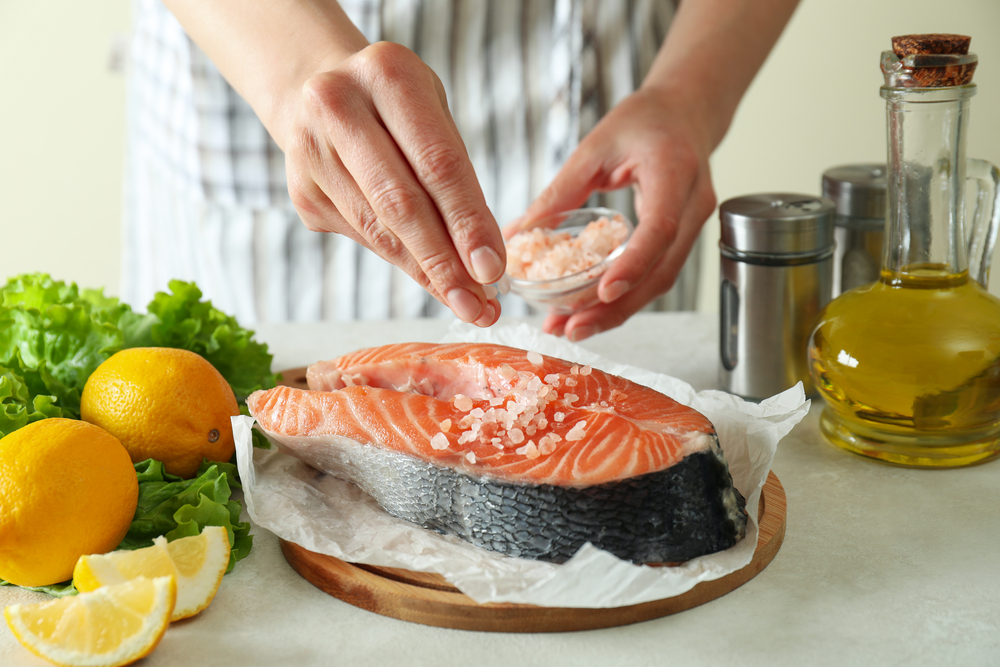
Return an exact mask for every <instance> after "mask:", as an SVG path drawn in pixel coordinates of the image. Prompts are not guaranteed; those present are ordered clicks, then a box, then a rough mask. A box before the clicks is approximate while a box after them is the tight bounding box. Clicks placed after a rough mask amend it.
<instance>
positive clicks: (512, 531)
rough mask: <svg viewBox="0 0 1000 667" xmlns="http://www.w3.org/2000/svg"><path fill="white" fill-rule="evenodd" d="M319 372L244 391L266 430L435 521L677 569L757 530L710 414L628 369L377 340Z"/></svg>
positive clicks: (532, 550) (305, 456)
mask: <svg viewBox="0 0 1000 667" xmlns="http://www.w3.org/2000/svg"><path fill="white" fill-rule="evenodd" d="M306 377H307V381H308V386H309V389H308V390H303V389H295V388H292V387H285V386H279V387H276V388H274V389H269V390H266V391H258V392H255V393H254V394H252V395H251V396H250V397H249V398H248V399H247V404H248V407H249V409H250V413H251V414H252V415H253V416H254V418H255V419H256V420H257V423H258V424H259V426H260V427H261V428H262V429H263V430H264V432H265V433H266V435H267V436H268V437H269V438H270V439H271V440H272V441H273V442H275V443H276V444H277V445H278V446H279V448H281V449H282V450H283V451H285V452H287V453H289V454H291V455H292V456H295V457H296V458H299V459H301V460H303V461H304V462H306V463H308V464H309V465H311V466H313V467H314V468H317V469H318V470H320V471H322V472H325V473H328V474H331V475H335V476H337V477H340V478H343V479H347V480H348V481H351V482H353V483H355V484H356V485H357V486H359V487H360V488H361V489H362V490H363V491H365V492H366V493H368V494H369V495H371V496H372V497H373V498H374V499H375V500H376V501H377V502H378V503H379V505H381V506H382V507H383V508H384V509H385V510H386V511H387V512H389V513H390V514H392V515H394V516H397V517H400V518H402V519H406V520H408V521H411V522H413V523H416V524H418V525H420V526H423V527H425V528H430V529H433V530H437V531H439V532H442V533H445V534H451V535H456V536H458V537H460V538H463V539H465V540H467V541H469V542H471V543H473V544H476V545H478V546H481V547H484V548H487V549H492V550H494V551H498V552H500V553H503V554H506V555H510V556H515V557H521V558H533V559H539V560H547V561H552V562H563V561H565V560H567V559H569V558H570V557H572V556H573V554H574V553H576V551H577V550H578V549H579V548H580V547H581V546H583V545H584V544H585V543H587V542H590V543H591V544H593V545H594V546H596V547H599V548H601V549H604V550H606V551H609V552H610V553H612V554H614V555H616V556H618V557H619V558H622V559H624V560H629V561H632V562H636V563H663V562H679V561H685V560H689V559H691V558H694V557H696V556H700V555H704V554H707V553H713V552H716V551H720V550H723V549H727V548H729V547H730V546H732V545H733V544H735V543H736V542H737V541H739V539H741V538H742V537H743V535H744V532H745V527H746V511H745V509H744V500H743V498H742V496H741V495H740V494H739V492H738V491H736V489H735V488H734V487H733V484H732V479H731V477H730V474H729V469H728V466H727V464H726V460H725V457H724V455H723V453H722V450H721V448H720V447H719V443H718V438H717V436H716V433H715V429H714V427H713V426H712V424H711V422H710V421H709V420H708V419H707V418H706V417H705V416H704V415H702V414H700V413H699V412H697V411H695V410H694V409H692V408H689V407H687V406H684V405H681V404H680V403H678V402H676V401H674V400H673V399H671V398H669V397H667V396H664V395H663V394H661V393H659V392H656V391H654V390H653V389H650V388H648V387H645V386H642V385H640V384H637V383H634V382H631V381H629V380H626V379H624V378H621V377H617V376H615V375H611V374H609V373H604V372H602V371H600V370H598V369H593V368H590V367H589V366H580V365H577V364H572V363H570V362H567V361H564V360H561V359H556V358H554V357H548V356H543V355H541V354H538V353H536V352H526V351H525V350H520V349H517V348H513V347H506V346H501V345H491V344H481V343H457V344H430V343H403V344H396V345H387V346H382V347H376V348H368V349H364V350H358V351H357V352H353V353H351V354H348V355H345V356H342V357H340V358H338V359H334V360H332V361H326V362H320V363H317V364H313V365H312V366H310V367H309V369H308V371H307V374H306Z"/></svg>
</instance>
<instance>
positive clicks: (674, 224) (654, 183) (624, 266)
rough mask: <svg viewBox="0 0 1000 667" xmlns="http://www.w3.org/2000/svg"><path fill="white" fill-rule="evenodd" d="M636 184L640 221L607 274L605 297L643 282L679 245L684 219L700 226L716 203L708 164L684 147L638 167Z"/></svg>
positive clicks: (614, 296) (609, 300)
mask: <svg viewBox="0 0 1000 667" xmlns="http://www.w3.org/2000/svg"><path fill="white" fill-rule="evenodd" d="M706 186H707V188H706ZM635 190H636V194H635V210H636V215H637V217H638V218H639V220H638V225H637V226H636V229H635V232H634V233H633V235H632V238H631V239H630V240H629V244H628V247H627V248H626V249H625V252H624V253H622V256H621V257H620V258H619V259H618V260H617V261H616V262H615V263H614V264H613V265H612V266H611V267H610V268H609V269H608V270H607V272H606V273H605V274H604V276H602V277H601V283H600V285H599V287H598V294H599V296H600V298H601V301H603V302H605V303H612V302H614V301H616V300H617V299H619V298H621V297H622V296H623V295H624V294H626V293H627V292H629V291H630V290H632V289H633V288H635V287H636V286H637V285H639V284H641V283H642V282H643V281H644V280H645V279H646V277H647V275H648V274H649V273H650V271H652V270H653V267H655V266H656V265H657V263H659V262H660V261H661V260H662V259H663V258H664V256H665V255H666V254H667V253H668V252H670V251H671V250H673V248H674V246H675V243H676V241H677V237H678V234H679V230H680V228H681V227H682V225H685V224H687V225H691V224H693V225H694V226H695V229H696V230H697V229H700V227H701V224H702V223H703V222H704V220H705V219H707V218H708V216H709V215H711V213H712V211H713V210H714V208H715V196H714V193H713V192H712V190H711V178H710V176H709V174H708V166H707V164H702V163H701V162H700V160H699V159H698V157H697V155H695V154H694V152H692V151H690V150H684V149H682V148H678V149H676V150H674V151H672V152H671V153H658V154H656V155H654V156H651V157H649V158H647V160H646V161H644V163H643V164H641V166H640V167H639V168H637V169H636V187H635ZM691 242H692V243H693V242H694V239H692V240H691ZM685 256H686V255H682V256H681V260H682V261H683V258H684V257H685ZM678 270H679V269H678ZM671 282H672V281H671Z"/></svg>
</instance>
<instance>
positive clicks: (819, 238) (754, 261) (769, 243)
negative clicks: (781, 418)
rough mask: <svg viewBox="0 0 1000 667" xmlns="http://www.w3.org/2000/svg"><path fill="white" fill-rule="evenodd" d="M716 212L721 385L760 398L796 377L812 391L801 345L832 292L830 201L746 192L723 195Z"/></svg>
mask: <svg viewBox="0 0 1000 667" xmlns="http://www.w3.org/2000/svg"><path fill="white" fill-rule="evenodd" d="M719 218H720V221H721V223H722V233H721V239H720V241H719V249H720V252H721V258H720V262H721V273H722V288H721V290H722V291H721V294H720V307H721V312H720V327H721V328H720V354H721V368H720V379H721V383H722V387H723V388H724V389H725V390H726V391H728V392H730V393H733V394H737V395H739V396H743V397H744V398H749V399H752V400H760V399H764V398H767V397H769V396H773V395H774V394H777V393H780V392H782V391H784V390H785V389H788V388H789V387H792V386H794V385H795V384H796V383H798V382H800V381H801V382H802V383H803V385H804V387H805V391H806V394H807V395H814V394H815V390H814V387H813V384H812V379H811V378H810V376H809V366H808V361H807V359H806V346H807V343H808V341H809V334H810V332H811V331H812V328H813V325H814V324H815V322H816V318H817V316H818V315H819V311H820V310H821V309H822V308H823V306H825V305H826V304H827V302H828V301H829V300H830V299H831V298H832V294H833V253H834V240H833V228H834V204H833V202H832V201H830V200H829V199H826V198H820V197H816V196H814V195H802V194H788V193H769V194H758V195H749V196H745V197H737V198H735V199H730V200H728V201H726V202H723V204H722V206H721V207H720V208H719Z"/></svg>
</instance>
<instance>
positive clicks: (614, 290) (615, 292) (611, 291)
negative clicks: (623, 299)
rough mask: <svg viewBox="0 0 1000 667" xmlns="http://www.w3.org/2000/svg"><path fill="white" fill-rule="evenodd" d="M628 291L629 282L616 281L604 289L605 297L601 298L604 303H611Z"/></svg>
mask: <svg viewBox="0 0 1000 667" xmlns="http://www.w3.org/2000/svg"><path fill="white" fill-rule="evenodd" d="M627 291H628V282H626V281H624V280H616V281H615V282H613V283H611V284H610V285H608V286H607V287H605V288H604V295H603V296H602V297H601V301H603V302H604V303H611V302H612V301H615V300H616V299H618V297H620V296H621V295H622V294H624V293H625V292H627Z"/></svg>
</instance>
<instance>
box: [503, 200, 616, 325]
mask: <svg viewBox="0 0 1000 667" xmlns="http://www.w3.org/2000/svg"><path fill="white" fill-rule="evenodd" d="M616 216H617V217H620V218H621V219H622V220H623V221H624V222H625V226H626V227H627V228H628V236H626V237H625V240H624V241H622V242H621V244H620V245H619V246H618V247H617V248H615V249H614V250H612V251H611V253H610V254H609V255H608V256H607V257H605V258H604V260H603V261H601V262H599V263H598V264H594V265H593V266H591V267H590V268H587V269H584V270H583V271H579V272H577V273H572V274H570V275H568V276H562V277H560V278H553V279H552V280H524V279H521V278H514V277H513V276H511V275H510V274H505V277H506V278H507V280H508V282H509V283H510V291H512V292H514V293H515V294H517V295H519V296H520V297H521V298H523V299H524V300H525V301H527V302H528V303H530V304H531V305H533V306H535V307H537V308H541V309H543V310H544V309H545V308H548V310H549V312H550V313H553V314H556V315H570V314H572V313H575V312H576V311H578V310H583V309H584V308H588V307H590V306H592V305H594V304H595V303H598V302H599V301H600V299H599V298H598V296H597V285H598V283H600V282H601V276H602V275H604V272H605V271H607V270H608V267H610V266H611V264H612V263H613V262H614V261H615V260H616V259H618V257H619V256H620V255H621V254H622V252H624V251H625V247H626V246H627V245H628V242H629V239H631V238H632V233H633V232H634V231H635V225H633V224H632V221H631V220H629V219H628V217H627V216H626V215H625V214H624V213H622V212H621V211H615V210H613V209H610V208H579V209H576V210H573V211H564V212H563V213H556V214H554V215H551V216H549V217H547V218H542V219H540V220H537V221H535V222H534V224H532V226H531V227H529V228H527V229H524V230H521V231H528V230H529V229H534V228H536V227H541V228H548V229H552V228H555V229H556V230H558V231H561V232H569V233H570V234H571V235H572V236H574V237H575V236H577V235H578V234H580V232H582V231H583V230H584V228H585V227H586V226H587V223H590V222H593V221H595V220H599V219H600V218H609V219H613V218H614V217H616ZM553 221H558V223H557V224H553Z"/></svg>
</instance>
